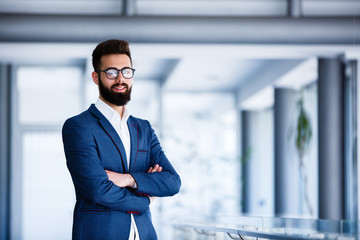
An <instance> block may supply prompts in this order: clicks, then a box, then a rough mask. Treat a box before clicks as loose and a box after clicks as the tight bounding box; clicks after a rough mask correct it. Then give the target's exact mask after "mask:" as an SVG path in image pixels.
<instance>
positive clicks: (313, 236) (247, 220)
mask: <svg viewBox="0 0 360 240" xmlns="http://www.w3.org/2000/svg"><path fill="white" fill-rule="evenodd" d="M173 227H174V240H225V239H242V240H250V239H256V240H257V239H290V240H319V239H323V240H360V226H359V222H358V221H344V220H341V221H335V220H320V219H300V218H265V217H231V218H229V217H226V218H224V217H223V218H219V219H217V221H216V222H215V223H211V224H209V223H176V224H174V225H173Z"/></svg>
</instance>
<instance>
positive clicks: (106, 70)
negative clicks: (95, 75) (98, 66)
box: [99, 67, 135, 80]
mask: <svg viewBox="0 0 360 240" xmlns="http://www.w3.org/2000/svg"><path fill="white" fill-rule="evenodd" d="M128 69H131V71H132V75H131V77H129V78H128V77H125V76H124V74H123V71H125V70H128ZM109 70H116V71H117V75H116V77H115V78H109V76H108V73H107V72H108V71H109ZM99 72H104V73H105V74H106V77H107V78H108V79H110V80H115V79H116V78H117V77H118V76H119V72H121V75H122V76H123V77H124V78H125V79H131V78H133V77H134V73H135V69H134V68H130V67H124V68H122V69H117V68H107V69H105V70H99Z"/></svg>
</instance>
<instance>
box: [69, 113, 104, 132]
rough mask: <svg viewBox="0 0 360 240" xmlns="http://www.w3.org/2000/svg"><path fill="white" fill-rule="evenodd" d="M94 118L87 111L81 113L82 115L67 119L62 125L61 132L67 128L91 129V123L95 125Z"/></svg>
mask: <svg viewBox="0 0 360 240" xmlns="http://www.w3.org/2000/svg"><path fill="white" fill-rule="evenodd" d="M96 119H97V118H96V117H95V116H94V115H93V114H92V113H91V112H90V111H89V109H88V110H86V111H83V112H82V113H80V114H78V115H76V116H73V117H70V118H68V119H67V120H66V121H65V123H64V125H63V130H66V129H68V128H74V127H76V128H91V126H92V123H96V122H97V121H96Z"/></svg>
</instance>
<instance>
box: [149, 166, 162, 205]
mask: <svg viewBox="0 0 360 240" xmlns="http://www.w3.org/2000/svg"><path fill="white" fill-rule="evenodd" d="M161 171H162V167H160V166H159V164H156V165H155V166H154V167H150V168H149V170H148V171H147V173H154V172H161ZM149 199H150V204H151V203H152V202H153V201H155V199H156V197H149Z"/></svg>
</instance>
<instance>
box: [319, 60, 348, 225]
mask: <svg viewBox="0 0 360 240" xmlns="http://www.w3.org/2000/svg"><path fill="white" fill-rule="evenodd" d="M343 69H344V64H343V62H342V60H341V58H340V57H334V58H319V59H318V111H319V112H318V115H319V117H318V119H319V218H321V219H336V220H339V219H343V218H344V196H345V194H344V81H343V79H344V74H343V72H344V71H343Z"/></svg>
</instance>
